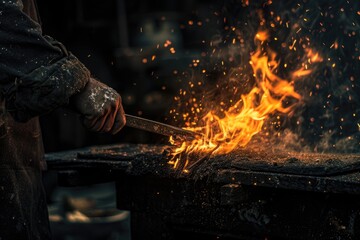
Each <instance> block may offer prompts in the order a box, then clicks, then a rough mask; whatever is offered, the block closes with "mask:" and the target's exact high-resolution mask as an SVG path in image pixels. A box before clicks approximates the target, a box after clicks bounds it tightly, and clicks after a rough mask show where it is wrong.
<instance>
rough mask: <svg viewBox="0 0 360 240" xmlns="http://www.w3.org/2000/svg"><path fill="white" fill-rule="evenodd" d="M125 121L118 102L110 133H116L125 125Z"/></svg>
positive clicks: (122, 110)
mask: <svg viewBox="0 0 360 240" xmlns="http://www.w3.org/2000/svg"><path fill="white" fill-rule="evenodd" d="M125 123H126V118H125V112H124V109H123V107H122V105H121V104H120V105H119V108H118V110H117V112H116V116H115V121H114V125H113V127H112V129H111V134H117V133H118V132H119V131H120V130H121V129H122V128H123V127H124V126H125Z"/></svg>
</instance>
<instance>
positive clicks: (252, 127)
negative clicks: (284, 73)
mask: <svg viewBox="0 0 360 240" xmlns="http://www.w3.org/2000/svg"><path fill="white" fill-rule="evenodd" d="M267 39H269V34H268V33H267V32H266V31H259V32H258V33H257V34H256V36H255V38H254V41H255V43H256V45H257V49H256V51H255V53H253V54H252V55H251V58H250V59H251V60H250V63H249V64H250V65H251V67H252V70H253V76H254V78H255V84H254V86H253V88H252V89H251V90H250V92H248V93H247V94H243V95H241V98H240V99H238V100H237V101H234V102H235V104H233V105H232V106H231V107H229V108H228V109H227V110H226V111H224V115H223V116H221V117H220V116H219V115H217V114H216V113H214V112H213V111H211V110H210V111H208V113H207V114H206V115H205V116H204V117H203V119H202V122H203V123H204V124H203V125H202V126H198V127H188V128H186V129H188V130H191V131H194V132H197V133H199V134H201V136H202V137H199V138H197V139H195V140H192V141H184V142H182V143H181V144H179V145H177V148H176V149H174V150H173V152H172V156H173V159H172V161H171V162H170V163H171V164H173V166H174V168H179V167H180V168H182V169H186V167H187V166H188V165H189V160H188V159H187V156H189V155H190V154H192V153H201V154H203V155H205V156H206V155H210V154H226V153H229V152H231V151H233V150H234V149H236V148H239V147H240V148H241V147H245V146H246V145H247V144H248V143H249V142H250V140H251V139H252V137H253V136H254V135H256V134H257V133H259V132H260V131H261V130H262V127H263V125H264V123H265V121H266V120H267V119H268V117H269V116H270V115H271V114H273V113H275V112H280V113H284V114H291V113H292V112H293V110H294V107H295V105H296V104H297V102H299V100H300V99H301V96H300V94H299V93H297V92H296V91H295V88H294V81H296V80H297V79H298V78H300V77H303V76H306V75H308V74H310V73H311V70H310V69H308V65H307V64H311V63H312V62H316V61H320V60H321V57H320V56H319V55H318V54H317V53H314V52H313V51H312V50H307V61H308V63H304V64H302V66H301V68H299V69H297V70H295V71H293V72H292V74H290V76H291V78H292V79H290V80H288V79H283V78H281V77H280V76H278V75H277V74H276V73H277V70H278V67H279V61H278V60H277V59H276V57H277V54H276V53H275V52H274V51H272V50H271V49H269V48H268V47H267V45H266V44H265V42H266V41H267ZM289 99H292V100H291V101H288V100H289ZM170 142H171V143H173V144H175V142H174V141H173V139H170Z"/></svg>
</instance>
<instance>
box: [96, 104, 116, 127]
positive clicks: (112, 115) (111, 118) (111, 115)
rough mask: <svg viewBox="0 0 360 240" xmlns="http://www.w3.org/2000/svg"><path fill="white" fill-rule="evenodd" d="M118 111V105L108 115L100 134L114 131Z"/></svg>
mask: <svg viewBox="0 0 360 240" xmlns="http://www.w3.org/2000/svg"><path fill="white" fill-rule="evenodd" d="M117 111H118V104H117V105H116V106H115V107H114V109H112V110H111V111H110V113H109V114H108V116H107V118H106V120H105V123H104V126H103V127H102V128H101V130H100V132H109V131H110V130H111V129H112V127H113V125H114V122H115V117H116V113H117Z"/></svg>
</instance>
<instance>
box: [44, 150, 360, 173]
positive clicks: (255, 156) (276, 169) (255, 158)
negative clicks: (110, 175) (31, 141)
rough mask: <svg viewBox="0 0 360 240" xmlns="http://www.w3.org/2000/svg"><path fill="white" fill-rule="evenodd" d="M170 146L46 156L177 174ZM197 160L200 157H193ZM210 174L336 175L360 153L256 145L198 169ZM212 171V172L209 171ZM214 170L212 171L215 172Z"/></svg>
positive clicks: (54, 164)
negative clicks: (307, 150)
mask: <svg viewBox="0 0 360 240" xmlns="http://www.w3.org/2000/svg"><path fill="white" fill-rule="evenodd" d="M170 148H171V146H167V145H150V144H118V145H107V146H93V147H89V148H84V149H75V150H72V151H66V152H58V153H50V154H47V155H46V158H47V162H48V165H49V167H50V168H54V169H59V168H95V167H96V168H107V169H112V170H123V171H127V172H128V173H129V174H133V175H137V174H144V173H146V174H149V173H153V174H166V175H167V174H173V173H175V172H176V171H174V170H173V169H172V168H171V166H170V165H168V164H167V162H168V160H169V159H170V157H169V154H168V153H169V149H170ZM190 157H193V158H194V161H195V160H196V158H198V157H199V156H190ZM204 169H206V171H207V172H208V173H210V172H212V171H216V170H222V169H238V170H250V171H259V172H269V173H270V172H272V173H285V174H294V175H306V176H335V175H340V174H344V173H349V172H354V171H357V170H358V169H360V154H340V153H339V154H335V153H329V154H326V153H298V152H286V151H275V152H273V151H271V150H269V151H268V150H262V149H255V148H247V149H246V148H245V149H239V150H237V151H234V152H232V153H229V154H224V155H213V156H211V157H210V158H207V159H206V160H205V161H203V162H202V163H201V164H199V166H197V168H196V170H197V171H198V172H204V171H202V170H204ZM209 170H210V172H209ZM211 170H212V171H211Z"/></svg>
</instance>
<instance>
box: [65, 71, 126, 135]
mask: <svg viewBox="0 0 360 240" xmlns="http://www.w3.org/2000/svg"><path fill="white" fill-rule="evenodd" d="M71 105H72V106H73V107H75V110H76V111H77V112H78V113H80V114H81V118H82V121H83V124H84V126H85V127H86V128H88V129H90V130H92V131H97V132H109V133H112V134H116V133H118V132H119V131H120V130H121V128H122V127H123V126H124V125H125V122H126V119H125V114H124V109H123V107H122V104H121V97H120V95H119V94H118V93H117V92H116V91H115V90H114V89H112V88H110V87H109V86H107V85H105V84H103V83H101V82H99V81H96V80H95V79H93V78H91V79H90V80H89V82H88V83H87V85H86V86H85V88H84V89H83V90H82V91H81V92H80V93H78V94H76V95H75V96H73V98H72V99H71Z"/></svg>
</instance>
